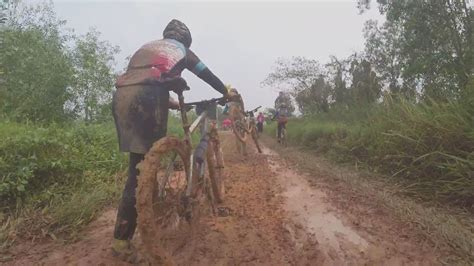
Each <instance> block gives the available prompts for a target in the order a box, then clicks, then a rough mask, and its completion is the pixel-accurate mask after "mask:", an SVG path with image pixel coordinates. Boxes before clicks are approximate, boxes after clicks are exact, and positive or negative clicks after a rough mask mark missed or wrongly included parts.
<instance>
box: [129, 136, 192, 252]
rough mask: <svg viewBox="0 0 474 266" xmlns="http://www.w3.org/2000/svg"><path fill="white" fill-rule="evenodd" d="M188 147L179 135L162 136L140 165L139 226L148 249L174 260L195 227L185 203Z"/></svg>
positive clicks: (138, 189)
mask: <svg viewBox="0 0 474 266" xmlns="http://www.w3.org/2000/svg"><path fill="white" fill-rule="evenodd" d="M187 149H188V148H187V147H186V145H184V143H183V142H181V141H179V140H178V139H177V138H173V137H167V138H163V139H161V140H160V141H158V142H156V143H155V144H154V145H153V147H152V148H151V149H150V151H149V152H148V153H147V155H146V156H145V160H144V161H143V162H141V163H140V165H139V170H140V175H139V177H138V187H137V213H138V228H139V231H140V235H141V237H142V240H143V243H144V246H145V248H146V249H147V251H148V253H149V254H151V255H153V256H156V257H159V258H160V259H163V260H164V261H166V260H171V256H172V254H173V252H174V251H175V250H176V249H177V248H179V247H180V246H181V245H184V244H185V242H186V238H187V237H188V236H189V233H190V232H191V231H192V224H190V223H189V219H188V218H189V216H190V215H191V214H190V213H189V210H190V209H191V210H192V208H186V206H188V205H186V204H183V201H184V200H186V197H185V193H186V187H187V178H186V177H187V174H186V173H187V172H188V171H189V162H188V161H187V159H186V158H189V156H188V154H187V153H188V151H187ZM187 204H193V203H192V202H187ZM169 243H173V245H172V246H171V245H170V244H169Z"/></svg>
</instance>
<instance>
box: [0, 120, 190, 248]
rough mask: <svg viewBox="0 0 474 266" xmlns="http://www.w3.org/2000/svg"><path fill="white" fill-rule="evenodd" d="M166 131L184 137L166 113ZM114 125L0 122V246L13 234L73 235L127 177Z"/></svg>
mask: <svg viewBox="0 0 474 266" xmlns="http://www.w3.org/2000/svg"><path fill="white" fill-rule="evenodd" d="M168 134H172V135H182V127H181V122H180V120H179V119H178V118H177V117H174V116H170V120H169V127H168ZM127 163H128V160H127V154H125V153H120V152H119V151H118V142H117V136H116V132H115V126H114V125H113V124H112V123H106V124H96V125H85V124H82V123H71V124H61V125H59V124H58V125H54V124H53V125H48V126H41V125H35V124H20V123H15V122H8V121H0V181H1V182H0V222H1V224H2V226H1V227H0V243H3V245H0V247H6V246H8V245H9V244H11V243H12V242H13V241H14V240H15V239H17V238H38V237H42V236H46V235H49V236H51V237H53V238H55V237H56V236H58V235H61V236H64V237H66V238H71V237H72V238H73V237H75V236H76V235H77V232H78V231H79V229H81V228H82V227H83V226H84V225H86V224H87V223H89V222H90V221H91V220H93V219H94V218H95V217H96V216H97V214H99V213H100V212H101V210H102V209H103V208H104V207H105V206H107V205H112V206H115V205H116V204H117V202H118V200H119V198H120V195H121V191H122V189H123V183H124V180H125V178H126V169H127Z"/></svg>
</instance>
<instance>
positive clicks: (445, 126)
mask: <svg viewBox="0 0 474 266" xmlns="http://www.w3.org/2000/svg"><path fill="white" fill-rule="evenodd" d="M358 3H359V8H360V10H361V11H364V10H365V9H366V8H369V7H370V4H371V2H370V1H368V0H365V1H362V0H361V1H359V2H358ZM377 4H378V7H379V10H380V12H381V13H382V14H385V15H386V21H385V22H384V23H383V25H379V24H378V23H377V21H367V23H366V26H365V29H364V35H365V38H366V43H365V49H364V51H362V52H360V53H354V54H352V55H351V56H349V57H348V58H346V59H339V58H336V57H334V56H331V57H330V62H329V63H327V64H324V65H323V64H321V63H319V62H318V61H317V60H313V59H307V58H301V57H295V58H291V59H279V60H278V61H277V62H276V67H275V70H274V72H272V73H270V74H269V75H268V77H267V78H266V80H265V81H264V84H266V85H270V86H282V85H283V86H286V87H288V86H289V87H290V88H292V89H291V93H292V96H293V97H294V101H295V102H296V104H297V105H298V107H299V110H300V112H301V113H302V115H303V116H302V117H301V118H299V119H295V120H292V121H290V123H289V126H288V128H289V129H288V134H289V138H290V141H293V142H294V143H300V144H303V145H305V146H306V147H308V146H309V147H312V148H313V149H316V150H318V151H321V152H325V153H329V154H330V155H331V156H332V157H334V158H337V159H339V160H343V161H352V162H355V163H356V164H359V163H363V164H365V165H367V166H368V167H369V168H371V169H374V170H377V171H381V172H384V173H386V174H389V176H392V177H399V178H400V179H398V180H399V181H402V182H403V183H404V184H405V186H406V188H407V191H410V192H412V193H413V194H414V195H417V196H420V195H422V196H423V197H425V198H430V199H442V200H445V201H449V202H452V203H456V204H458V205H459V206H464V207H467V208H470V209H471V210H472V206H473V203H474V182H473V180H474V118H473V117H474V84H473V83H474V79H473V77H472V74H473V71H474V69H473V67H474V61H473V60H474V50H473V49H474V43H473V42H474V40H473V38H474V37H473V34H472V30H473V27H474V21H473V14H474V11H473V7H472V5H470V4H469V3H468V1H464V0H442V1H386V0H383V1H377ZM271 130H272V129H271ZM272 135H273V134H272Z"/></svg>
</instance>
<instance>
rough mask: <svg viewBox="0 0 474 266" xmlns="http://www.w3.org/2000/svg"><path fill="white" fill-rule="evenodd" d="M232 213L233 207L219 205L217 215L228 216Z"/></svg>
mask: <svg viewBox="0 0 474 266" xmlns="http://www.w3.org/2000/svg"><path fill="white" fill-rule="evenodd" d="M231 213H232V209H231V208H229V207H217V216H219V217H227V216H230V215H231Z"/></svg>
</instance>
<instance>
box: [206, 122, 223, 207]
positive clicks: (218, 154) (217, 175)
mask: <svg viewBox="0 0 474 266" xmlns="http://www.w3.org/2000/svg"><path fill="white" fill-rule="evenodd" d="M207 165H208V171H209V179H210V180H211V186H212V193H213V196H214V199H215V201H216V202H217V203H222V202H223V201H224V197H225V183H224V157H223V154H222V149H221V145H220V140H219V137H218V135H217V131H216V130H213V132H211V138H210V139H209V144H208V147H207Z"/></svg>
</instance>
